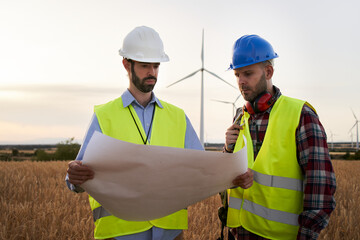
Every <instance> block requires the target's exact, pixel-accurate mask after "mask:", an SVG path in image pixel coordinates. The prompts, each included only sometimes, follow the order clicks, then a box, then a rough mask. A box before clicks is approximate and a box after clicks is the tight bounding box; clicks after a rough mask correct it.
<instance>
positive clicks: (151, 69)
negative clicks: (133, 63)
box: [148, 66, 156, 76]
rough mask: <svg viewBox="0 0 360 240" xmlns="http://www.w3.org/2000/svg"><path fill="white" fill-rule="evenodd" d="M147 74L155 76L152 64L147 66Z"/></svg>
mask: <svg viewBox="0 0 360 240" xmlns="http://www.w3.org/2000/svg"><path fill="white" fill-rule="evenodd" d="M148 75H149V76H155V75H156V68H155V67H154V66H150V67H149V71H148Z"/></svg>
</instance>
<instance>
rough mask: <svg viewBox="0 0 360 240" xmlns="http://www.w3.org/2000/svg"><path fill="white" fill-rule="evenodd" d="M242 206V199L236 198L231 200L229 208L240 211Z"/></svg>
mask: <svg viewBox="0 0 360 240" xmlns="http://www.w3.org/2000/svg"><path fill="white" fill-rule="evenodd" d="M241 204H242V199H240V198H236V197H230V198H229V208H234V209H237V210H240V209H241Z"/></svg>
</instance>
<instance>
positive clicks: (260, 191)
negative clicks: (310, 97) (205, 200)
mask: <svg viewBox="0 0 360 240" xmlns="http://www.w3.org/2000/svg"><path fill="white" fill-rule="evenodd" d="M304 103H305V101H301V100H297V99H293V98H289V97H285V96H280V97H279V99H278V100H277V101H276V102H275V104H274V106H273V108H272V110H271V112H270V116H269V123H268V127H267V129H266V133H265V137H264V141H263V144H262V146H261V148H260V151H259V153H258V155H257V157H256V161H254V155H253V145H252V144H251V141H252V139H251V135H250V131H249V123H248V119H249V117H250V115H249V114H248V113H246V112H245V114H244V116H243V117H242V119H241V121H242V122H243V123H244V124H245V125H244V127H243V129H242V130H240V134H239V137H238V140H237V142H236V145H235V152H236V151H238V150H239V149H240V148H241V147H242V146H244V143H243V140H242V137H241V136H243V135H244V136H245V137H246V139H247V142H248V143H249V144H247V146H248V148H247V150H248V166H249V168H251V169H252V170H253V172H254V183H253V185H252V187H250V188H249V189H245V190H244V189H242V188H235V189H230V199H229V200H230V201H229V209H228V221H227V224H228V226H229V227H239V226H243V227H244V228H245V229H247V230H248V231H250V232H253V233H254V234H257V235H259V236H262V237H264V238H269V239H295V238H296V235H297V232H298V228H299V226H298V216H299V214H300V213H301V212H302V209H303V176H302V172H301V169H300V166H299V164H298V162H297V155H296V136H295V133H296V128H297V126H298V124H299V120H300V115H301V110H302V108H303V105H304Z"/></svg>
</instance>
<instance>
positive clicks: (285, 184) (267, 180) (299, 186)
mask: <svg viewBox="0 0 360 240" xmlns="http://www.w3.org/2000/svg"><path fill="white" fill-rule="evenodd" d="M253 173H254V181H255V182H257V183H259V184H261V185H264V186H268V187H276V188H284V189H289V190H294V191H300V192H302V191H303V184H304V182H303V181H302V180H300V179H295V178H287V177H279V176H272V175H266V174H262V173H259V172H257V171H255V170H253Z"/></svg>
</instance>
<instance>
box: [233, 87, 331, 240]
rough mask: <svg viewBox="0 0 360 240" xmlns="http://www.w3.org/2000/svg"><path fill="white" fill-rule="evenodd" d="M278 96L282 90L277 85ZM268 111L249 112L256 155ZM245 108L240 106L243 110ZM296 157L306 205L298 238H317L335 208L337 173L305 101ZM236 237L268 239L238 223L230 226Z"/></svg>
mask: <svg viewBox="0 0 360 240" xmlns="http://www.w3.org/2000/svg"><path fill="white" fill-rule="evenodd" d="M274 89H275V96H276V99H277V98H279V97H280V95H281V92H280V90H279V89H278V88H277V87H275V86H274ZM271 109H272V107H270V108H269V109H267V110H266V111H264V112H262V113H258V114H254V115H252V116H250V119H249V127H250V134H251V138H252V140H253V141H252V142H253V147H254V158H256V156H257V153H258V151H259V149H260V147H261V144H262V142H263V140H264V136H265V132H266V128H267V125H268V121H269V114H270V111H271ZM241 111H242V109H241V108H240V109H238V111H237V115H238V113H240V112H241ZM296 145H297V158H298V163H299V166H300V168H301V170H302V173H303V175H304V186H305V188H304V209H303V212H302V213H301V214H300V216H299V218H298V222H299V226H300V228H299V231H298V235H297V239H300V240H305V239H317V237H318V235H319V233H320V231H321V230H322V229H323V228H325V227H326V226H327V225H328V222H329V218H330V214H331V212H332V211H333V210H334V209H335V199H334V193H335V190H336V180H335V173H334V170H333V167H332V164H331V161H330V155H329V150H328V146H327V141H326V133H325V130H324V128H323V126H322V125H321V123H320V120H319V117H318V116H317V114H316V113H315V112H314V111H313V110H312V109H311V108H310V107H309V106H307V105H306V104H305V105H304V107H303V109H302V112H301V117H300V122H299V125H298V128H297V129H296ZM230 231H231V233H232V234H233V236H234V237H235V239H243V240H255V239H266V238H263V237H261V236H258V235H255V234H253V233H251V232H249V231H247V230H246V229H244V228H242V227H239V228H233V229H231V230H230Z"/></svg>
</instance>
